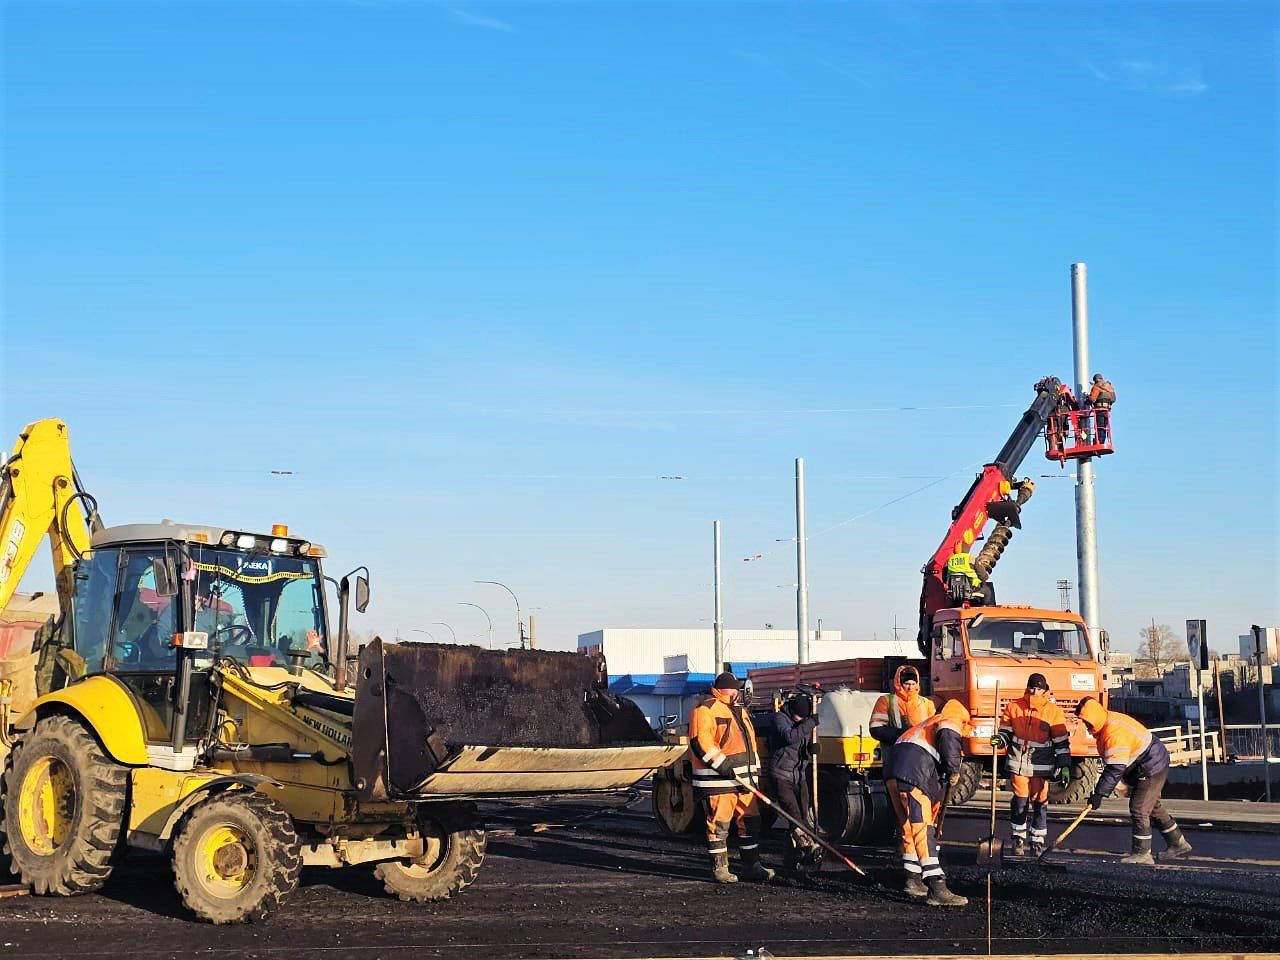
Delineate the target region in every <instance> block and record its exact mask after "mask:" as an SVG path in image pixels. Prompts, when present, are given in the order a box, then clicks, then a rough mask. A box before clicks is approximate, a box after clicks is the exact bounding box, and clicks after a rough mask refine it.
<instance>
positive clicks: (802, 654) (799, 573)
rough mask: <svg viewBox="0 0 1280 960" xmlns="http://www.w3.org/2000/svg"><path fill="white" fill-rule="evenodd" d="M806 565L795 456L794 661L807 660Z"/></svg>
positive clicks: (799, 461)
mask: <svg viewBox="0 0 1280 960" xmlns="http://www.w3.org/2000/svg"><path fill="white" fill-rule="evenodd" d="M808 566H809V559H808V549H807V544H806V542H805V529H804V457H796V663H808V662H809V571H808Z"/></svg>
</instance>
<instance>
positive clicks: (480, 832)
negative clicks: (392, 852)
mask: <svg viewBox="0 0 1280 960" xmlns="http://www.w3.org/2000/svg"><path fill="white" fill-rule="evenodd" d="M419 826H420V827H421V829H422V835H423V838H424V839H425V840H426V841H427V852H426V854H425V855H424V856H423V857H422V858H421V859H419V860H385V861H383V862H382V863H380V864H378V865H377V867H375V868H374V875H375V876H377V878H378V879H379V880H381V881H382V885H383V887H384V888H385V889H386V891H387V893H389V894H391V895H392V896H395V897H399V898H400V899H401V900H404V901H406V902H415V903H427V902H429V901H432V900H448V899H449V898H450V897H452V896H453V895H454V894H455V893H459V892H461V891H462V890H465V889H466V888H467V887H469V886H471V884H473V883H474V882H475V879H476V877H477V876H479V874H480V865H481V864H482V863H484V853H485V844H486V839H485V833H484V825H483V824H481V823H480V822H478V821H477V820H476V818H475V812H474V808H473V807H472V806H471V805H470V804H467V805H466V806H464V807H462V808H460V809H454V810H445V811H439V812H437V811H429V812H425V813H424V814H423V815H422V816H421V817H420V818H419Z"/></svg>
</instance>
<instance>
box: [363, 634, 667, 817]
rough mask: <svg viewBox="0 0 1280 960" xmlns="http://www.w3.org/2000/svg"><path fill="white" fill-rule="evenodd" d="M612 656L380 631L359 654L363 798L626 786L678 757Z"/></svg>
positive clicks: (505, 794) (494, 794) (542, 792)
mask: <svg viewBox="0 0 1280 960" xmlns="http://www.w3.org/2000/svg"><path fill="white" fill-rule="evenodd" d="M607 680H608V677H607V674H606V673H605V669H604V661H603V659H602V658H600V657H587V656H583V655H581V654H576V653H558V652H554V651H545V650H481V649H480V648H479V647H463V646H453V645H445V644H434V643H414V644H396V643H390V644H389V643H384V642H382V641H381V640H375V641H374V642H373V643H371V644H369V645H368V646H366V647H365V648H364V649H363V650H362V651H361V654H360V663H359V672H358V675H357V679H356V697H355V707H354V716H353V718H352V744H351V764H352V772H353V774H354V778H355V785H356V790H357V792H358V793H359V795H360V797H361V799H362V800H366V801H384V800H424V799H434V798H437V797H445V796H448V797H462V796H466V797H472V798H479V799H483V798H485V797H509V796H512V795H524V796H534V795H546V794H549V793H563V792H578V791H594V790H616V789H620V788H623V787H629V786H631V785H632V784H634V783H635V782H636V781H637V780H639V779H641V778H642V777H644V776H646V775H647V774H649V773H650V772H652V771H653V770H654V769H656V768H659V767H663V766H666V765H667V764H668V763H673V762H675V760H677V759H678V758H679V757H680V755H681V754H682V753H683V752H684V748H683V747H679V748H672V747H668V746H666V745H663V744H662V743H661V742H660V740H659V738H658V736H657V735H656V734H655V733H654V732H653V731H652V730H651V729H650V727H649V724H648V722H647V721H646V720H645V718H644V715H643V714H642V713H641V712H640V710H639V708H638V707H636V705H635V704H634V703H631V701H629V700H626V699H624V698H616V697H613V696H611V695H610V694H609V692H608V688H607Z"/></svg>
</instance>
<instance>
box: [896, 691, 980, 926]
mask: <svg viewBox="0 0 1280 960" xmlns="http://www.w3.org/2000/svg"><path fill="white" fill-rule="evenodd" d="M968 724H969V711H968V710H966V709H965V707H964V705H963V704H961V703H959V702H958V701H956V700H948V701H947V702H946V703H945V704H943V705H942V710H940V711H939V712H938V713H937V714H935V715H934V716H932V717H929V719H927V720H922V721H921V722H920V723H917V724H916V725H915V726H913V727H912V728H911V729H910V730H908V731H907V732H906V733H904V734H903V735H902V736H901V737H899V738H898V742H897V743H896V744H894V747H893V754H892V756H890V757H889V762H888V764H887V766H886V767H885V770H884V776H885V787H886V788H887V789H888V790H889V791H890V793H891V794H893V793H896V794H897V795H898V802H897V804H895V807H894V809H895V810H901V811H902V813H901V814H900V817H901V820H900V824H901V827H902V866H903V868H904V869H905V870H906V871H907V883H906V886H905V888H904V890H905V892H906V894H907V896H909V897H927V898H928V902H929V903H930V904H931V905H933V906H935V907H963V906H964V905H965V904H967V903H968V902H969V901H968V900H966V899H965V898H964V897H960V896H956V894H954V893H952V892H951V891H950V890H948V889H947V878H946V876H945V875H944V874H943V872H942V863H941V862H940V861H939V859H938V831H937V827H936V826H935V825H934V824H935V822H936V818H937V813H938V806H939V804H941V802H942V797H943V783H944V782H945V783H947V784H949V785H951V786H954V785H955V783H956V781H957V780H959V779H960V764H961V745H962V741H963V740H964V737H965V736H966V735H967V730H966V727H967V726H968Z"/></svg>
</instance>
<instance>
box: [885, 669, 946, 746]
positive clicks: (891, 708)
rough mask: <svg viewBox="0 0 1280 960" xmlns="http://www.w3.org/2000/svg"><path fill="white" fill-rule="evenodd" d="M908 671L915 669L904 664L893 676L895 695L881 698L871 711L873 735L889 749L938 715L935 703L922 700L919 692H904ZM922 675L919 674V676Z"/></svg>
mask: <svg viewBox="0 0 1280 960" xmlns="http://www.w3.org/2000/svg"><path fill="white" fill-rule="evenodd" d="M907 669H912V670H915V669H916V668H915V667H909V666H908V665H907V664H905V663H904V664H903V665H902V666H900V667H898V669H897V670H895V671H894V674H893V693H886V694H882V695H881V697H880V699H879V700H877V701H876V705H875V709H873V710H872V711H871V726H870V732H871V735H872V736H873V737H875V738H876V739H877V740H879V741H880V742H881V743H883V744H885V745H886V746H891V745H892V744H893V743H894V742H896V741H897V739H898V738H899V737H900V736H902V735H903V734H904V733H906V732H907V730H909V729H910V728H911V727H914V726H915V725H916V724H917V723H921V722H922V721H924V720H928V719H929V718H930V717H932V716H933V715H934V714H935V713H936V712H937V708H936V707H935V706H934V705H933V701H932V700H930V699H929V698H928V697H922V696H921V695H920V691H919V690H916V691H915V692H914V693H910V694H908V693H907V691H906V690H904V689H903V688H902V673H903V671H904V670H907ZM919 673H920V671H919V670H916V675H917V676H919Z"/></svg>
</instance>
